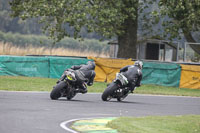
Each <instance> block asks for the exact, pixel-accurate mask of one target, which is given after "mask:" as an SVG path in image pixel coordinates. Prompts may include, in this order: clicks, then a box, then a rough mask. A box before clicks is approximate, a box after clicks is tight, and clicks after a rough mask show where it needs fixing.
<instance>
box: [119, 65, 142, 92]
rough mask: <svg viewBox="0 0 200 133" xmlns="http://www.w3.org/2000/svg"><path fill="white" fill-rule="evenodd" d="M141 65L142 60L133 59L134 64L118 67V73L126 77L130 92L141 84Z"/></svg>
mask: <svg viewBox="0 0 200 133" xmlns="http://www.w3.org/2000/svg"><path fill="white" fill-rule="evenodd" d="M142 67H143V63H142V61H135V63H134V65H128V66H125V67H123V68H121V69H120V73H122V74H123V75H124V76H125V77H126V78H127V79H128V82H129V83H128V87H129V90H130V92H131V93H133V91H134V89H135V87H139V86H141V80H142Z"/></svg>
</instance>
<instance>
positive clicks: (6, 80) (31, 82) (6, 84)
mask: <svg viewBox="0 0 200 133" xmlns="http://www.w3.org/2000/svg"><path fill="white" fill-rule="evenodd" d="M57 80H58V79H50V78H36V77H21V76H16V77H15V76H0V90H10V91H51V90H52V87H53V86H54V85H55V84H56V81H57ZM106 87H107V83H101V82H94V84H93V85H92V86H88V91H89V92H97V93H102V92H103V91H104V89H105V88H106ZM134 93H138V94H156V95H158V94H159V95H177V96H196V97H200V90H199V89H182V88H181V89H180V88H176V87H164V86H158V85H142V86H141V87H138V88H136V90H135V91H134Z"/></svg>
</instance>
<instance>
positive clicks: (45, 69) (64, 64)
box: [0, 56, 89, 78]
mask: <svg viewBox="0 0 200 133" xmlns="http://www.w3.org/2000/svg"><path fill="white" fill-rule="evenodd" d="M87 61H89V60H88V59H85V58H72V57H51V56H44V57H41V56H39V57H36V56H0V75H10V76H28V77H46V78H59V77H60V76H61V75H62V73H63V71H64V70H65V69H67V68H70V67H71V66H73V65H81V64H85V63H86V62H87Z"/></svg>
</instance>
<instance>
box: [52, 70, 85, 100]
mask: <svg viewBox="0 0 200 133" xmlns="http://www.w3.org/2000/svg"><path fill="white" fill-rule="evenodd" d="M64 74H65V76H64V77H65V78H64V79H62V80H61V81H60V82H58V83H57V85H55V86H54V87H53V90H52V91H51V93H50V98H51V99H52V100H57V99H58V98H60V97H66V98H67V100H71V99H72V98H73V97H74V96H75V95H76V94H77V93H80V92H81V91H80V89H79V86H78V85H77V84H76V80H77V79H76V77H75V74H74V72H73V71H69V70H68V71H65V72H64ZM83 85H84V87H85V88H87V85H86V83H83Z"/></svg>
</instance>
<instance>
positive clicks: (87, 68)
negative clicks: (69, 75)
mask: <svg viewBox="0 0 200 133" xmlns="http://www.w3.org/2000/svg"><path fill="white" fill-rule="evenodd" d="M94 68H95V66H94V65H79V66H72V67H71V69H72V70H74V73H75V76H76V79H77V81H76V82H77V84H79V86H80V87H81V88H83V87H84V86H82V84H83V82H87V85H89V86H91V85H92V84H93V82H94V77H95V76H96V73H95V71H94ZM83 89H85V88H83Z"/></svg>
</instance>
